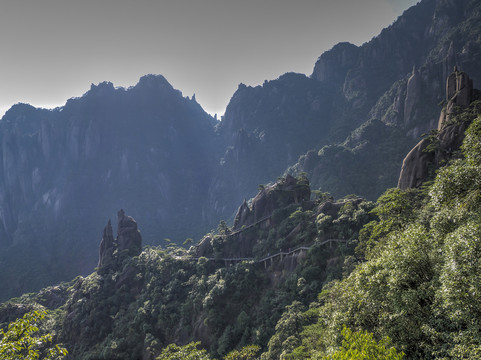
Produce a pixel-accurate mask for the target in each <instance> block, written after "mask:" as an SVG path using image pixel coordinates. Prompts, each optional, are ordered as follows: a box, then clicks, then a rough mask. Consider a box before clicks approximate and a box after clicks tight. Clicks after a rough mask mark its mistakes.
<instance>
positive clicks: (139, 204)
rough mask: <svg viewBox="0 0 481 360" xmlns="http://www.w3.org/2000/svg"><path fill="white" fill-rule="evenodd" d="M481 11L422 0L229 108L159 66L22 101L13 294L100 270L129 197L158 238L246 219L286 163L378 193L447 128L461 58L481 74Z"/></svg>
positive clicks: (4, 128) (7, 263)
mask: <svg viewBox="0 0 481 360" xmlns="http://www.w3.org/2000/svg"><path fill="white" fill-rule="evenodd" d="M480 14H481V5H480V4H479V1H472V0H458V1H455V2H454V1H450V0H423V1H421V2H420V3H419V4H417V5H416V6H414V7H412V8H410V9H409V10H407V11H406V12H405V13H404V14H403V15H402V16H401V17H399V18H398V19H397V20H396V21H395V22H394V23H393V24H392V25H391V26H389V27H388V28H386V29H384V30H383V31H382V32H381V33H380V34H379V35H378V36H376V37H374V38H373V39H372V40H371V41H369V42H367V43H365V44H363V45H362V46H355V45H352V44H349V43H341V44H338V45H336V46H334V47H333V48H332V49H331V50H329V51H327V52H325V53H324V54H321V56H320V57H319V59H318V61H317V62H316V64H315V65H314V68H313V72H312V74H311V75H310V76H305V75H302V74H294V73H287V74H284V75H282V76H280V77H279V78H278V79H274V80H270V81H265V82H264V83H263V84H262V85H259V86H254V87H251V86H245V85H242V84H241V85H239V88H238V89H237V91H236V92H235V93H234V94H233V96H232V99H231V101H230V103H229V105H228V107H227V109H226V112H225V115H224V117H223V120H222V121H221V122H217V121H216V120H215V119H213V118H212V117H210V116H209V115H208V114H206V113H205V112H204V111H203V110H202V108H201V106H200V105H199V104H198V103H197V102H196V100H195V98H194V97H192V98H186V97H183V96H182V94H181V93H180V92H179V91H177V90H175V89H174V88H173V87H172V86H171V85H170V84H169V83H168V82H167V81H166V80H165V79H164V78H163V77H162V76H153V75H150V76H145V77H143V78H141V79H140V81H139V83H138V84H137V85H136V86H133V87H131V88H129V89H121V88H115V87H114V86H113V85H112V84H111V83H108V82H106V83H101V84H98V85H93V86H92V88H91V89H90V91H88V92H87V93H86V94H84V95H83V96H82V97H79V98H75V99H70V100H69V101H68V102H67V103H66V104H65V106H63V107H61V108H57V109H53V110H45V109H36V108H34V107H32V106H29V105H25V104H17V105H15V106H13V107H12V108H11V109H10V110H9V111H8V112H7V113H6V114H5V116H4V117H3V119H2V120H1V121H0V159H1V162H0V298H7V297H9V296H13V295H15V294H19V293H22V292H24V291H29V290H33V289H38V288H39V287H41V286H44V285H47V284H51V283H54V282H57V281H59V280H62V279H69V278H73V277H74V276H76V275H77V274H79V273H81V274H86V273H88V272H89V271H90V270H91V269H92V268H93V267H94V266H95V265H96V263H95V262H93V261H92V259H93V258H94V256H92V255H94V254H93V250H92V249H94V248H95V246H92V245H93V244H95V242H96V240H95V239H97V238H98V236H99V234H98V233H97V231H98V230H97V229H101V228H102V226H103V225H104V224H105V220H106V219H105V216H107V218H108V217H110V218H113V217H114V216H115V212H116V210H117V209H119V208H124V209H126V210H127V211H128V212H129V213H130V214H132V216H133V217H135V218H137V219H139V218H142V221H143V231H142V237H143V242H144V243H145V244H153V245H157V244H161V243H162V242H163V239H164V238H169V239H172V240H173V241H174V242H177V243H182V242H183V241H184V240H185V239H186V238H191V237H193V238H198V237H200V236H201V235H202V234H204V233H205V232H206V231H208V229H211V228H212V227H214V226H215V225H216V224H217V223H218V222H219V220H220V219H225V220H227V221H228V222H229V221H231V220H233V219H234V216H235V214H236V209H237V207H238V205H239V204H241V203H242V201H243V199H246V198H251V197H254V196H255V189H256V188H257V186H258V185H259V184H266V183H269V182H272V180H273V179H276V178H277V177H278V176H281V175H285V174H293V175H295V176H299V175H300V174H301V173H303V172H305V173H307V177H308V178H309V181H310V186H311V187H312V189H315V190H317V189H320V190H321V191H323V192H326V191H327V192H330V193H332V194H333V195H334V196H336V197H343V196H345V195H347V194H358V195H361V196H363V197H367V198H369V199H375V198H377V196H379V195H380V194H381V193H382V192H383V191H384V190H385V189H386V188H388V187H393V186H395V185H396V183H397V180H398V177H399V168H400V166H401V163H402V159H403V157H404V155H405V154H406V153H407V152H408V151H409V150H410V149H412V147H413V146H414V145H415V144H416V143H417V142H418V141H419V137H420V136H421V134H423V133H426V132H428V131H429V130H430V129H433V128H435V127H436V125H437V123H438V120H439V112H440V106H439V105H438V104H439V103H440V102H441V101H442V100H443V96H442V93H443V90H442V89H443V88H444V82H445V79H446V77H447V76H448V75H449V74H450V72H451V71H452V69H453V67H454V65H455V64H457V65H458V69H459V70H462V71H465V72H466V73H468V74H469V76H470V77H471V79H472V80H473V82H474V83H476V84H477V83H479V81H481V67H480V66H479V64H480V63H481V42H480V41H479V39H480V38H481V25H480V24H481V21H479V20H480V17H481V15H480ZM446 136H448V135H446ZM449 136H452V135H449ZM286 169H287V170H286ZM269 206H270V205H269ZM244 210H245V212H246V214H245V216H246V217H248V216H253V215H248V212H247V208H246V207H245V206H244ZM250 211H252V209H250ZM18 254H21V256H20V255H18ZM19 256H20V259H19ZM26 264H29V265H28V266H26ZM30 264H32V265H30ZM7 284H8V285H7Z"/></svg>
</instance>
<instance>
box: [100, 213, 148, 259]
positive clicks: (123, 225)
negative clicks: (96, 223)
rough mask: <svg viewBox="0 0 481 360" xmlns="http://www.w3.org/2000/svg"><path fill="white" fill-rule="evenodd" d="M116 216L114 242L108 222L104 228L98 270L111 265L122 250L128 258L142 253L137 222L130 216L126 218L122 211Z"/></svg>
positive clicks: (110, 225)
mask: <svg viewBox="0 0 481 360" xmlns="http://www.w3.org/2000/svg"><path fill="white" fill-rule="evenodd" d="M117 216H118V225H117V239H115V240H114V237H113V231H112V224H111V222H110V220H109V221H108V223H107V225H106V226H105V228H104V233H103V236H102V241H101V242H100V246H99V263H98V267H99V268H104V267H106V266H108V265H109V264H112V262H113V260H114V259H115V257H116V254H118V252H120V251H122V250H127V252H128V254H129V255H130V256H136V255H139V254H140V253H141V251H142V237H141V235H140V231H139V230H138V228H137V222H136V221H135V220H134V219H133V218H132V217H131V216H126V215H125V212H124V210H123V209H120V210H119V212H118V213H117Z"/></svg>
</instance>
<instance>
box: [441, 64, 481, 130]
mask: <svg viewBox="0 0 481 360" xmlns="http://www.w3.org/2000/svg"><path fill="white" fill-rule="evenodd" d="M473 95H474V91H473V80H471V79H470V78H469V76H468V75H467V74H466V73H465V72H462V71H458V68H457V66H455V67H454V72H453V73H451V75H449V76H448V79H447V81H446V101H447V104H446V107H445V108H444V109H443V111H442V112H441V116H440V117H439V122H438V130H441V129H442V128H443V127H444V126H445V125H446V124H447V123H449V120H450V119H451V117H452V116H453V115H455V114H456V112H457V111H459V110H460V108H461V109H462V108H465V107H467V106H469V104H471V102H472V101H473V100H474V99H473Z"/></svg>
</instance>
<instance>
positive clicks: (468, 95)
mask: <svg viewBox="0 0 481 360" xmlns="http://www.w3.org/2000/svg"><path fill="white" fill-rule="evenodd" d="M480 95H481V92H480V91H479V90H476V89H473V81H472V80H471V79H470V78H469V76H468V75H467V74H466V73H464V72H460V71H458V70H457V68H455V69H454V72H453V73H452V74H451V75H449V76H448V78H447V80H446V105H445V107H444V108H443V110H442V111H441V115H440V117H439V122H438V129H437V130H438V132H437V134H435V136H434V137H433V138H430V139H428V138H425V139H423V140H421V141H420V142H419V143H418V144H417V145H416V146H415V147H414V148H413V149H412V150H411V151H410V152H409V153H408V154H407V156H406V157H405V158H404V161H403V164H402V168H401V174H400V175H399V181H398V187H399V188H400V189H408V188H415V187H419V186H421V185H422V183H423V182H425V181H426V180H427V179H428V178H429V177H430V176H433V175H434V174H433V171H434V169H435V168H438V167H439V166H441V165H443V164H445V163H446V161H448V160H449V159H450V158H452V156H453V154H455V153H456V151H457V150H459V148H460V146H461V144H462V142H463V140H464V132H465V130H466V129H467V127H468V125H469V120H470V119H467V120H468V121H461V120H459V121H456V120H457V119H456V115H459V114H460V113H461V112H463V111H464V110H465V109H466V108H467V107H468V106H470V104H471V103H472V102H474V101H476V100H480V99H481V96H480Z"/></svg>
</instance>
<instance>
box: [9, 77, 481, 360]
mask: <svg viewBox="0 0 481 360" xmlns="http://www.w3.org/2000/svg"><path fill="white" fill-rule="evenodd" d="M458 78H465V79H467V75H466V74H464V73H461V72H457V73H454V74H453V75H452V76H450V77H449V79H448V89H449V88H450V86H449V85H450V83H451V82H450V81H452V79H458ZM463 89H464V88H458V90H457V91H454V92H453V93H451V92H448V95H452V96H451V97H450V98H448V99H447V104H446V107H445V109H444V110H443V116H442V117H441V119H442V121H441V127H440V131H439V133H437V134H434V135H433V136H432V137H431V138H429V139H428V141H429V142H430V144H429V145H431V146H429V147H426V148H425V149H426V151H425V152H426V153H427V154H433V157H431V158H430V159H436V158H439V155H440V154H444V155H445V152H444V149H445V145H446V143H445V142H444V141H445V139H446V137H445V136H444V135H443V132H444V131H448V132H449V133H451V131H449V129H453V128H456V127H458V128H459V127H461V126H462V127H463V128H464V129H466V131H463V132H462V133H461V132H460V133H459V134H458V135H457V139H458V140H460V141H458V145H460V148H459V150H460V151H456V148H454V147H453V148H452V149H453V152H452V153H451V155H450V156H448V157H445V158H444V160H445V161H442V162H439V163H435V164H434V165H435V166H436V167H437V168H438V170H437V173H436V174H428V177H426V178H425V179H423V180H422V181H421V182H419V183H418V184H417V187H414V188H412V187H407V188H406V189H404V190H403V189H399V188H392V189H388V190H387V191H386V192H385V193H384V194H383V195H382V196H381V197H380V198H379V199H378V200H377V202H376V203H372V202H369V201H365V200H363V199H361V198H355V197H347V198H345V199H342V200H339V201H334V200H333V198H332V197H331V196H330V195H328V194H326V193H321V192H315V194H316V197H317V199H316V200H310V193H311V190H310V186H309V181H308V180H307V178H306V177H304V176H301V177H298V178H294V177H292V176H287V177H285V178H282V179H279V180H278V181H277V182H276V183H274V184H270V185H267V186H263V187H261V188H260V189H259V192H258V194H257V195H256V197H255V198H253V199H251V201H249V202H244V203H242V204H241V206H240V207H239V209H238V212H237V214H236V217H235V221H234V225H233V226H232V227H229V226H227V225H226V223H225V222H221V223H219V226H218V229H217V232H216V233H210V234H207V235H206V236H205V237H204V238H203V240H202V241H201V242H200V243H199V244H197V245H196V246H192V247H190V249H189V250H186V249H184V248H182V247H178V246H176V245H174V244H171V245H170V246H168V247H166V248H154V247H146V248H144V249H143V250H142V251H141V249H140V245H141V241H142V240H141V236H140V232H139V230H138V226H137V223H136V221H135V220H134V219H133V218H131V217H130V216H127V215H126V214H125V213H124V212H123V210H121V211H119V213H118V226H117V237H116V238H115V239H114V238H113V231H112V226H111V222H110V221H109V222H108V224H107V226H106V227H105V229H104V235H103V238H102V241H101V247H100V248H101V251H100V259H99V267H98V268H97V269H96V271H95V272H93V273H92V274H90V275H89V276H87V277H81V276H80V277H77V278H76V279H74V280H73V281H71V282H70V283H63V284H60V285H57V286H54V287H49V288H46V289H44V290H42V291H40V292H39V293H36V294H26V295H23V296H22V297H20V298H15V299H11V300H10V301H8V302H6V303H4V304H2V305H1V306H0V323H7V322H10V321H13V320H14V319H15V318H17V317H19V316H22V314H24V313H26V312H28V311H30V310H33V309H37V310H42V309H49V310H50V314H49V320H48V321H47V322H45V324H44V328H43V330H44V331H48V332H50V333H52V334H54V335H55V337H54V339H55V342H58V343H62V344H63V346H65V347H66V348H67V349H68V351H69V356H68V358H71V359H117V358H118V359H141V358H142V359H155V358H158V359H165V358H166V357H163V356H167V355H165V353H166V352H167V353H174V354H178V355H177V356H181V357H185V356H188V354H191V355H192V354H194V353H197V352H199V351H200V350H196V346H195V345H192V344H190V345H186V346H185V347H177V346H173V345H169V344H172V343H176V344H179V345H184V344H188V343H191V342H192V341H200V342H201V344H202V345H201V346H202V347H204V348H206V349H207V350H208V353H205V352H204V353H203V355H202V356H203V357H202V358H203V359H210V358H220V357H224V356H225V355H226V354H228V353H229V352H230V351H232V350H233V349H236V348H237V349H241V348H243V350H242V351H244V352H249V353H258V352H259V351H260V352H261V353H262V354H261V355H259V356H260V359H263V360H268V359H279V358H289V359H306V358H321V359H331V358H335V357H329V356H334V355H335V354H336V353H337V354H338V355H339V356H341V354H345V352H346V351H347V347H348V346H351V345H352V346H354V347H356V346H357V347H360V346H371V350H372V348H373V347H375V348H376V349H378V350H376V351H379V352H382V353H389V354H390V356H391V357H376V358H390V359H393V358H395V359H401V358H402V357H403V354H402V353H401V352H403V353H404V354H405V355H406V357H407V358H409V359H446V358H453V359H465V358H469V359H473V358H477V357H478V354H479V347H480V344H481V339H480V338H479V332H478V329H479V324H480V322H481V317H480V316H479V314H478V310H477V309H478V308H479V305H480V304H479V301H480V300H479V296H478V293H479V284H480V279H479V264H478V262H479V261H478V258H479V254H478V252H479V244H478V243H479V240H480V238H481V231H480V228H479V223H480V214H479V209H480V205H481V204H480V196H479V195H480V194H479V189H480V185H481V179H480V174H481V172H480V171H479V170H480V169H479V166H480V159H481V153H480V146H479V144H480V143H481V116H480V108H479V102H478V101H476V100H474V101H472V102H471V103H470V104H465V105H463V106H461V107H454V106H451V104H455V103H457V102H458V101H462V99H463V96H462V94H463ZM472 93H473V94H479V93H478V92H477V91H474V90H473V91H472ZM458 104H459V103H458ZM446 119H448V121H445V120H446ZM452 139H454V138H452ZM453 146H454V145H453ZM409 157H410V155H408V156H407V157H406V159H408V158H409ZM420 161H422V160H420ZM411 166H412V168H413V169H417V168H419V166H420V164H419V163H415V162H406V161H405V167H404V171H408V168H409V167H411ZM424 166H430V165H429V163H424ZM408 173H409V174H411V173H412V171H408ZM346 327H347V328H348V329H351V330H346ZM343 328H344V330H342V329H343ZM341 330H342V331H341ZM341 333H342V334H343V336H344V337H345V341H344V342H341V340H342V336H341ZM349 334H354V335H352V336H351V335H349ZM356 339H360V340H359V342H356V341H357V340H356ZM362 339H364V340H362ZM366 339H367V342H366ZM252 344H253V345H257V346H259V348H258V349H259V350H257V351H256V350H255V349H256V348H252V347H250V348H246V347H245V346H247V345H252ZM392 346H393V347H392ZM383 349H384V350H383ZM351 350H352V348H351ZM372 351H373V350H372ZM181 353H182V354H183V355H180V354H181ZM162 354H164V355H162ZM231 355H232V354H231ZM394 355H395V356H396V357H393V356H394ZM158 356H160V357H158ZM174 356H175V355H174ZM192 356H194V355H192ZM232 356H233V355H232ZM239 356H240V355H239ZM167 358H168V357H167ZM249 358H258V357H255V355H250V357H249Z"/></svg>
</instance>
